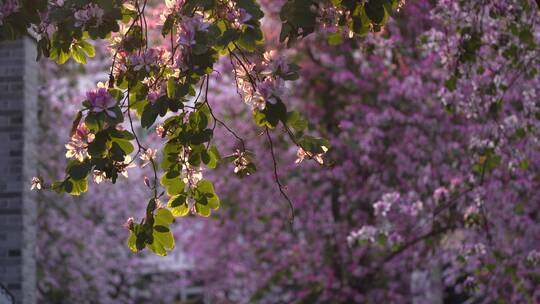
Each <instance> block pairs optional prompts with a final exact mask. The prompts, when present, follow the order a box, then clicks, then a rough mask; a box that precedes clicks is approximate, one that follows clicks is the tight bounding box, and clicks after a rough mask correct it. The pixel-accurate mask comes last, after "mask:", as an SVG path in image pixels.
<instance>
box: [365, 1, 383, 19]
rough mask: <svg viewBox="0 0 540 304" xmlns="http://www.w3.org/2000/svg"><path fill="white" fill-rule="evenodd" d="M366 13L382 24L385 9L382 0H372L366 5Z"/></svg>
mask: <svg viewBox="0 0 540 304" xmlns="http://www.w3.org/2000/svg"><path fill="white" fill-rule="evenodd" d="M365 10H366V15H367V16H368V17H369V19H370V20H371V21H372V22H373V23H376V24H381V23H382V22H383V19H384V15H385V10H384V6H383V3H382V1H381V0H370V1H369V2H368V3H366V5H365Z"/></svg>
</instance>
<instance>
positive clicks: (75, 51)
mask: <svg viewBox="0 0 540 304" xmlns="http://www.w3.org/2000/svg"><path fill="white" fill-rule="evenodd" d="M71 56H72V57H73V59H74V60H75V61H76V62H77V63H80V64H86V56H85V54H84V52H83V50H82V49H81V48H79V47H78V46H77V45H74V46H73V48H71Z"/></svg>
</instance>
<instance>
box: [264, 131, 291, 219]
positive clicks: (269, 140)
mask: <svg viewBox="0 0 540 304" xmlns="http://www.w3.org/2000/svg"><path fill="white" fill-rule="evenodd" d="M265 132H266V138H268V143H269V144H270V155H272V162H273V165H274V180H275V182H276V184H277V185H278V188H279V192H280V193H281V196H283V198H284V199H285V200H286V201H287V203H288V204H289V207H290V208H291V221H290V222H291V227H292V224H293V222H294V213H295V212H294V205H293V203H292V201H291V199H290V198H289V196H288V195H287V193H286V192H285V190H284V187H283V185H282V184H281V181H280V180H279V175H278V169H277V161H276V155H275V154H274V143H273V141H272V137H271V136H270V131H269V129H268V127H266V128H265Z"/></svg>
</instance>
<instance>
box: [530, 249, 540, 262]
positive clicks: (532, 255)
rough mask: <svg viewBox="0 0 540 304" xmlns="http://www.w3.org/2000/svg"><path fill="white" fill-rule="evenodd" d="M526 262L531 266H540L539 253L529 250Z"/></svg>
mask: <svg viewBox="0 0 540 304" xmlns="http://www.w3.org/2000/svg"><path fill="white" fill-rule="evenodd" d="M527 261H528V262H529V263H532V264H533V265H536V264H540V251H538V250H536V249H535V250H531V251H530V252H529V254H527Z"/></svg>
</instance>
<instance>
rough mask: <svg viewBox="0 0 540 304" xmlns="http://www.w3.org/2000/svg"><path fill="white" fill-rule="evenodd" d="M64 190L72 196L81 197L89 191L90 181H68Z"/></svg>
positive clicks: (85, 179)
mask: <svg viewBox="0 0 540 304" xmlns="http://www.w3.org/2000/svg"><path fill="white" fill-rule="evenodd" d="M64 189H65V191H66V192H67V193H69V194H71V195H81V194H82V193H84V192H86V191H88V179H87V178H83V179H80V180H74V179H71V178H69V179H67V180H66V181H65V183H64Z"/></svg>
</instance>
